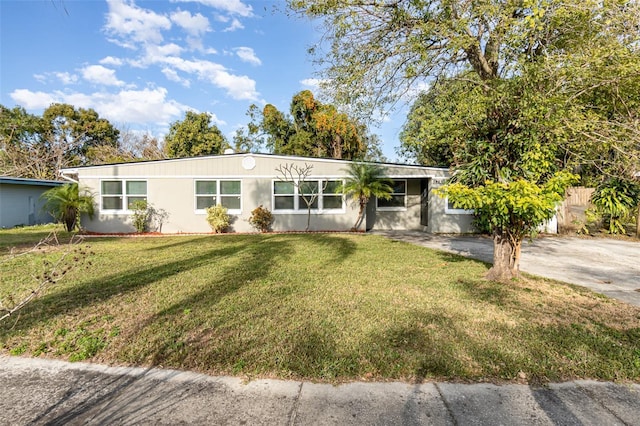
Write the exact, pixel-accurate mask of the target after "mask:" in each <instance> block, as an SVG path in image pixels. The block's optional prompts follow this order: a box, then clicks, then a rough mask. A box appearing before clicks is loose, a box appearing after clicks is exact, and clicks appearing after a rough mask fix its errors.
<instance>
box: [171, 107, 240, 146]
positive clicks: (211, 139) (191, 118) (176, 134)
mask: <svg viewBox="0 0 640 426" xmlns="http://www.w3.org/2000/svg"><path fill="white" fill-rule="evenodd" d="M229 147H230V146H229V144H228V142H227V139H226V138H225V137H224V135H223V134H222V132H221V131H220V129H218V127H217V126H216V125H215V124H213V123H212V122H211V115H210V114H208V113H206V112H203V113H199V114H198V113H195V112H193V111H187V114H186V116H185V118H184V120H182V121H176V122H175V123H173V124H172V125H171V128H170V129H169V133H168V134H167V136H166V137H165V145H164V150H165V153H166V154H167V156H169V158H180V157H197V156H200V155H218V154H222V153H224V150H225V149H227V148H229Z"/></svg>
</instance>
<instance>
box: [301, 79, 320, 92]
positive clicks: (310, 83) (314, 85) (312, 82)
mask: <svg viewBox="0 0 640 426" xmlns="http://www.w3.org/2000/svg"><path fill="white" fill-rule="evenodd" d="M324 81H325V80H321V79H319V78H305V79H304V80H300V84H302V85H303V86H305V87H309V88H311V89H314V90H316V91H317V90H320V85H321V84H322V83H323V82H324Z"/></svg>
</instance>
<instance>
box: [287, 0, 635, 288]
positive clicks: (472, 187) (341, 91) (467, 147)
mask: <svg viewBox="0 0 640 426" xmlns="http://www.w3.org/2000/svg"><path fill="white" fill-rule="evenodd" d="M289 4H290V6H291V8H292V9H293V10H294V11H297V12H300V13H303V14H306V15H307V16H309V17H311V18H314V19H319V20H321V21H323V22H324V25H325V29H326V34H325V37H324V39H323V43H324V44H321V45H319V46H317V47H316V48H315V53H316V58H317V60H318V62H319V63H320V64H321V65H322V66H323V72H324V77H325V81H326V82H327V86H326V89H328V90H329V91H330V92H331V93H332V94H333V96H334V98H335V100H336V102H339V103H344V104H349V105H351V106H352V109H353V110H355V111H358V112H359V113H360V114H361V115H362V116H371V115H372V112H373V111H375V110H376V109H383V110H384V109H385V108H387V107H388V106H389V105H393V104H394V103H395V102H398V101H399V100H402V99H404V98H405V96H406V95H407V94H408V93H411V92H412V91H414V90H416V89H420V88H424V87H428V88H429V95H430V97H431V98H430V101H431V102H432V104H431V105H426V106H425V108H426V109H427V115H428V116H429V117H430V118H429V122H428V123H426V126H424V127H422V128H423V129H426V131H425V132H424V133H425V134H426V135H428V137H430V138H431V139H430V140H429V142H430V143H431V145H430V146H429V148H430V149H429V150H426V151H425V150H421V149H422V146H421V144H420V141H419V140H414V143H415V145H414V147H412V149H414V150H415V151H414V152H416V153H418V154H422V155H423V159H426V158H428V157H433V158H439V157H442V156H444V157H445V158H446V157H450V158H452V161H453V164H454V166H455V169H456V179H457V181H458V183H457V184H456V186H453V187H451V188H450V190H449V191H446V190H445V191H444V194H445V195H448V196H449V197H450V200H452V201H454V202H456V201H457V202H458V203H459V204H460V205H464V206H465V207H468V208H475V209H476V211H477V213H478V214H479V215H481V216H482V215H484V217H485V219H486V220H487V223H488V226H489V227H490V229H491V230H492V233H493V237H494V266H493V268H492V270H491V271H490V274H489V276H490V277H491V278H496V279H500V280H508V279H509V278H511V277H513V276H517V275H518V258H519V257H518V256H519V250H520V245H521V243H522V239H523V238H524V236H525V235H526V234H527V233H529V234H530V233H531V232H533V231H534V230H535V228H536V226H537V225H538V224H539V222H540V221H541V220H542V219H544V218H546V217H548V216H549V215H550V214H552V213H553V204H554V201H553V200H554V199H557V196H556V195H557V194H562V190H563V187H564V186H565V185H566V184H568V183H569V182H570V181H571V179H572V177H571V176H569V175H566V174H558V172H560V171H562V170H566V169H570V170H572V171H574V170H576V168H577V169H578V170H577V171H580V170H579V169H580V168H584V167H591V168H593V169H594V170H595V172H594V173H607V172H608V171H609V170H610V168H611V167H615V168H623V169H625V171H626V173H629V171H630V170H633V169H634V167H637V153H638V144H639V141H640V124H639V123H640V121H639V118H640V117H639V111H640V108H638V106H639V103H638V96H639V94H640V90H639V89H640V72H639V71H640V61H639V49H640V38H639V31H638V29H639V28H640V5H639V3H638V2H624V1H612V2H600V1H594V0H580V1H578V0H568V1H549V0H518V1H513V0H506V1H505V0H479V1H469V0H462V1H461V0H388V1H385V0H380V1H376V0H366V1H358V0H331V1H329V0H326V1H324V0H322V1H313V0H290V1H289ZM603 100H604V101H603ZM440 138H442V139H444V140H445V141H446V144H443V143H441V140H437V139H440ZM438 142H440V145H438ZM446 150H449V151H448V152H447V151H446ZM434 156H435V157H434ZM418 157H419V156H418ZM621 159H626V160H624V161H620V160H621ZM614 164H615V165H614ZM554 194H556V195H554ZM496 206H498V210H496V211H500V212H502V213H503V214H504V217H502V218H501V219H500V220H497V219H496V220H494V221H493V222H491V214H492V211H494V210H493V209H494V208H495V207H496Z"/></svg>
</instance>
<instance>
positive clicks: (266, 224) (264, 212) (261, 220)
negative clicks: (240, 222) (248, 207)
mask: <svg viewBox="0 0 640 426" xmlns="http://www.w3.org/2000/svg"><path fill="white" fill-rule="evenodd" d="M249 223H250V224H251V226H253V227H254V228H256V229H257V230H258V231H260V232H268V231H269V228H271V224H272V223H273V214H271V212H270V211H269V209H267V208H265V207H263V206H262V204H261V205H259V206H258V207H256V208H255V209H253V211H252V212H251V217H250V218H249Z"/></svg>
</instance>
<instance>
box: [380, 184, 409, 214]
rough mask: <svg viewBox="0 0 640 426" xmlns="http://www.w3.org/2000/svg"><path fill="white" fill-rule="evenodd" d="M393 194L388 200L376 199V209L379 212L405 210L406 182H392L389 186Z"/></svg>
mask: <svg viewBox="0 0 640 426" xmlns="http://www.w3.org/2000/svg"><path fill="white" fill-rule="evenodd" d="M391 187H392V188H393V192H392V193H391V198H390V199H388V200H385V199H382V198H378V199H377V208H378V209H379V210H402V209H405V208H407V181H406V180H394V181H393V183H392V184H391Z"/></svg>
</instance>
